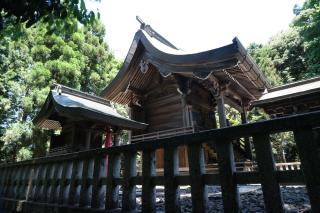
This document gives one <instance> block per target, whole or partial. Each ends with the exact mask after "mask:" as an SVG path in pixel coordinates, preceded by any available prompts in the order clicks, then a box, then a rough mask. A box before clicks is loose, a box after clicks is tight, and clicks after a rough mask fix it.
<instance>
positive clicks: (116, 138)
mask: <svg viewBox="0 0 320 213" xmlns="http://www.w3.org/2000/svg"><path fill="white" fill-rule="evenodd" d="M113 144H114V146H119V143H118V133H116V134H114V135H113Z"/></svg>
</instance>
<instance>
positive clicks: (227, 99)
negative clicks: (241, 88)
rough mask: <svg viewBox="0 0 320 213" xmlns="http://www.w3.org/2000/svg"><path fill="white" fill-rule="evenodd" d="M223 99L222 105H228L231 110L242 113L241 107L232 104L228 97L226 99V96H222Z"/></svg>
mask: <svg viewBox="0 0 320 213" xmlns="http://www.w3.org/2000/svg"><path fill="white" fill-rule="evenodd" d="M221 96H223V95H221ZM223 97H224V103H226V104H228V105H230V106H231V107H232V108H234V109H236V110H238V111H239V112H240V113H242V112H243V108H242V107H241V106H239V105H238V104H237V103H235V102H233V101H232V100H231V99H229V98H228V97H226V96H223Z"/></svg>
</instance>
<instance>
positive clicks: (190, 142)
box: [0, 112, 320, 213]
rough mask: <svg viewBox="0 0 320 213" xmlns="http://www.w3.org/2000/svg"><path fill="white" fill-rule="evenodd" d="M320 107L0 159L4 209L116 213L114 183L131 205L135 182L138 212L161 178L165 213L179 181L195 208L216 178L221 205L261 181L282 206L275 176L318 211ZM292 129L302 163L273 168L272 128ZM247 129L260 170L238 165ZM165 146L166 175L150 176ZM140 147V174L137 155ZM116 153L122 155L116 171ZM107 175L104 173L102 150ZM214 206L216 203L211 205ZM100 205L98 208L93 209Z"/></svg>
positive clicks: (235, 201) (231, 203)
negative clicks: (185, 161)
mask: <svg viewBox="0 0 320 213" xmlns="http://www.w3.org/2000/svg"><path fill="white" fill-rule="evenodd" d="M317 126H320V112H310V113H306V114H302V115H294V116H290V117H283V118H277V119H272V120H268V121H262V122H256V123H249V124H243V125H238V126H233V127H226V128H221V129H214V130H206V131H202V132H196V133H189V134H184V135H178V136H173V137H170V138H169V137H168V138H161V139H155V140H152V141H141V142H137V143H133V144H129V145H124V146H115V147H109V148H103V149H95V150H89V151H82V152H76V153H70V154H66V155H60V156H53V157H45V158H38V159H32V160H27V161H20V162H15V163H7V164H2V165H0V174H1V175H0V189H1V192H2V193H1V194H3V197H4V198H3V204H4V205H3V206H4V207H5V208H6V210H8V211H11V210H14V211H22V212H49V211H52V212H53V211H54V212H56V213H60V212H61V213H62V212H63V213H65V212H92V213H93V212H97V211H99V212H100V211H104V210H102V209H106V210H110V212H116V211H117V210H116V209H118V207H119V199H118V198H119V185H122V189H123V193H122V207H121V208H122V210H123V212H129V211H131V210H136V190H135V186H136V185H142V197H141V199H142V204H141V205H142V212H156V190H155V186H157V185H164V186H165V189H164V193H165V212H180V211H181V202H180V190H179V186H180V185H190V186H191V197H192V210H193V212H208V211H209V209H210V208H209V206H208V192H207V189H206V187H207V185H221V191H222V199H223V206H224V212H228V213H229V212H240V211H241V200H240V199H239V190H238V184H257V183H261V186H262V191H263V199H264V204H265V208H266V211H267V212H270V213H273V212H285V208H284V205H283V199H282V194H281V191H280V186H279V183H306V188H307V191H308V196H309V199H310V204H311V208H312V212H320V202H319V200H320V178H319V177H320V156H319V152H318V147H317V144H316V143H315V141H314V133H313V130H312V128H313V127H317ZM281 131H293V133H294V139H295V143H296V146H297V150H298V154H299V158H300V160H301V169H300V170H286V171H277V170H276V165H275V161H274V157H273V152H272V147H271V143H270V136H269V135H270V134H273V133H277V132H281ZM248 136H252V138H253V144H254V148H255V153H256V158H257V164H258V168H259V170H258V171H242V172H241V171H236V168H235V162H234V158H233V149H232V144H231V143H232V139H234V138H241V137H248ZM207 140H214V141H215V143H216V148H217V154H218V167H219V173H218V174H206V173H205V163H204V157H203V147H202V142H203V141H207ZM183 145H186V146H188V158H189V171H190V174H189V175H179V173H178V172H179V169H178V168H179V158H178V146H183ZM161 148H163V149H164V159H165V161H164V176H155V172H156V167H155V161H156V155H155V153H156V149H161ZM138 151H143V156H142V158H143V163H142V176H141V177H137V176H136V156H137V152H138ZM121 153H123V156H124V159H123V161H124V164H123V165H124V168H123V177H120V164H121ZM107 155H108V176H107V177H106V156H107ZM214 205H215V204H214ZM99 209H101V210H99Z"/></svg>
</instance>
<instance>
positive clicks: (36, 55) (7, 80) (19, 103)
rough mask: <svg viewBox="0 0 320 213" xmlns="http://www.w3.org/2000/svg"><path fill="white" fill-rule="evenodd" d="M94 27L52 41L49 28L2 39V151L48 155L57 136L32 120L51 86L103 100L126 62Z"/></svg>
mask: <svg viewBox="0 0 320 213" xmlns="http://www.w3.org/2000/svg"><path fill="white" fill-rule="evenodd" d="M94 23H95V24H94V26H93V27H92V26H83V27H82V28H77V29H76V30H75V31H72V32H73V33H72V32H71V31H63V32H61V33H59V34H54V35H52V36H48V35H47V32H48V29H47V28H46V26H47V25H41V24H38V25H37V26H36V28H26V27H24V26H23V27H22V31H23V32H24V34H25V35H27V36H26V38H27V39H25V40H19V41H13V40H11V39H10V38H5V39H3V40H1V42H0V55H1V57H0V122H1V123H0V127H1V128H2V129H0V137H1V136H2V137H1V140H3V141H4V142H5V143H4V144H3V146H2V152H5V153H7V154H8V153H11V155H13V157H12V160H21V159H26V158H28V157H30V156H32V155H33V156H34V157H37V156H40V157H41V156H45V155H46V152H47V144H48V140H49V136H50V135H51V134H52V131H51V130H46V129H39V128H37V127H35V126H33V124H32V122H31V120H32V119H33V118H34V117H35V116H36V114H37V113H38V112H39V110H40V109H41V107H42V105H43V104H44V102H45V99H46V97H47V95H48V93H49V91H50V89H52V88H53V85H52V82H57V83H60V84H63V85H66V86H69V87H72V88H75V89H78V90H81V91H84V92H88V93H90V94H95V95H99V93H100V92H101V91H102V90H103V89H104V88H105V87H106V85H108V84H109V83H110V82H111V81H112V79H113V78H114V77H115V75H116V73H117V72H118V69H119V67H120V66H121V64H122V62H121V61H118V60H116V59H115V56H114V54H113V52H111V51H110V49H109V46H108V44H107V43H106V42H105V41H104V40H103V38H104V36H105V26H104V25H103V24H102V23H101V22H99V21H95V22H94ZM118 108H120V107H118ZM6 150H7V151H6Z"/></svg>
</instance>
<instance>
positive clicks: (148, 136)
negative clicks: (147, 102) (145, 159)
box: [131, 124, 202, 142]
mask: <svg viewBox="0 0 320 213" xmlns="http://www.w3.org/2000/svg"><path fill="white" fill-rule="evenodd" d="M200 129H201V130H202V127H197V126H196V124H194V125H193V126H187V127H181V128H175V129H169V130H164V131H159V132H153V133H148V134H142V135H136V136H132V137H131V142H137V141H145V140H151V139H159V138H164V137H171V136H176V135H182V134H187V133H193V132H196V131H197V130H200Z"/></svg>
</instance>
